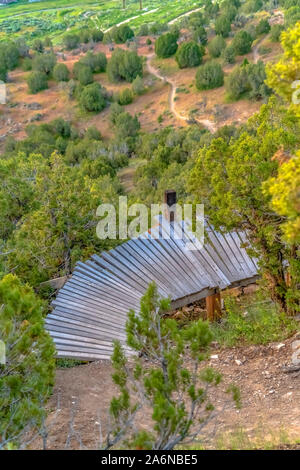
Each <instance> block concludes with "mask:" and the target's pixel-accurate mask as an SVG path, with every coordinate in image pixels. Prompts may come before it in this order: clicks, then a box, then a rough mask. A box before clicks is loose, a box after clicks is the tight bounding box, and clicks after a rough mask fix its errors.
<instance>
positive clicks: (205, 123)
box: [146, 53, 216, 133]
mask: <svg viewBox="0 0 300 470" xmlns="http://www.w3.org/2000/svg"><path fill="white" fill-rule="evenodd" d="M154 56H155V54H154V53H153V54H149V55H147V56H146V57H147V62H146V67H147V71H148V72H149V73H150V74H151V75H154V76H155V77H156V78H158V79H159V80H161V81H163V82H164V83H166V84H168V85H169V86H170V93H169V98H168V103H169V108H170V111H171V112H172V113H173V114H174V116H175V117H176V118H177V119H179V120H180V121H184V122H188V121H190V119H189V118H188V117H187V116H184V115H182V114H181V113H179V112H178V111H177V109H176V106H175V96H176V88H177V86H176V83H175V82H174V81H172V80H170V79H169V80H168V79H167V78H166V77H165V76H164V75H162V74H161V72H160V71H159V70H158V69H157V68H155V67H154V66H153V65H152V63H151V61H152V59H153V57H154ZM195 121H196V122H197V123H199V124H202V125H203V126H204V127H205V128H206V129H207V130H209V131H210V132H212V133H214V132H215V131H216V127H215V124H214V123H213V122H212V121H211V120H209V119H195Z"/></svg>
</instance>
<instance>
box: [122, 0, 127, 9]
mask: <svg viewBox="0 0 300 470" xmlns="http://www.w3.org/2000/svg"><path fill="white" fill-rule="evenodd" d="M125 8H126V0H123V10H125Z"/></svg>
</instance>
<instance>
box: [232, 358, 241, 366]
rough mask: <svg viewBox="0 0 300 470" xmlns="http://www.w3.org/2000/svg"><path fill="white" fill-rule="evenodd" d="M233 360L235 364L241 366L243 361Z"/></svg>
mask: <svg viewBox="0 0 300 470" xmlns="http://www.w3.org/2000/svg"><path fill="white" fill-rule="evenodd" d="M234 362H235V363H236V365H238V366H241V365H242V364H243V363H242V361H240V360H239V359H235V360H234Z"/></svg>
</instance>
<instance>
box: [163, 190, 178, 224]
mask: <svg viewBox="0 0 300 470" xmlns="http://www.w3.org/2000/svg"><path fill="white" fill-rule="evenodd" d="M176 201H177V195H176V191H174V190H173V189H167V190H166V191H165V197H164V203H165V204H167V206H168V213H167V214H165V217H166V219H167V220H169V221H170V222H174V220H175V212H174V211H170V207H172V206H173V205H174V204H176Z"/></svg>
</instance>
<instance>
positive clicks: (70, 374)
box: [33, 339, 300, 449]
mask: <svg viewBox="0 0 300 470" xmlns="http://www.w3.org/2000/svg"><path fill="white" fill-rule="evenodd" d="M291 342H292V339H290V340H286V341H284V342H283V343H272V344H270V345H267V346H260V345H259V346H248V347H240V348H227V349H219V348H218V347H217V346H214V347H213V348H212V350H211V359H210V360H209V361H207V362H206V364H205V365H209V366H212V367H214V368H215V369H217V370H219V371H220V372H221V373H222V375H223V380H222V382H221V385H220V386H219V388H218V389H217V391H216V393H215V396H214V405H215V407H216V409H217V410H218V411H219V416H218V418H217V421H216V423H214V424H213V425H211V427H208V428H206V429H205V430H204V436H203V438H204V441H205V445H206V446H208V447H209V448H215V446H216V440H215V436H214V435H213V434H212V433H211V432H212V430H213V429H214V427H215V426H216V430H217V435H219V436H220V435H221V436H222V435H224V434H226V433H228V432H234V431H236V432H239V431H240V430H241V429H242V430H243V433H244V434H245V436H247V437H249V438H251V439H254V438H256V437H257V436H258V435H259V434H261V435H262V436H263V438H264V439H265V438H267V436H270V437H271V439H275V436H277V438H278V437H279V435H280V434H281V435H282V434H283V432H285V433H287V434H288V435H289V436H290V438H291V439H299V438H300V375H299V373H298V374H297V373H294V374H286V373H284V372H283V370H282V368H283V366H285V365H287V364H288V363H289V362H290V359H291V352H292V349H291ZM187 366H188V365H187ZM111 374H112V367H111V364H110V362H108V361H99V362H94V363H90V364H87V365H82V366H77V367H73V368H70V369H58V370H57V372H56V385H55V389H54V393H53V395H52V397H51V399H50V401H49V403H48V407H49V410H50V414H49V417H48V420H47V422H48V426H49V429H48V431H49V440H48V446H49V449H63V448H64V447H65V443H66V439H67V436H68V432H69V430H70V419H71V416H72V415H74V422H73V424H74V429H75V430H76V432H77V433H78V435H80V436H81V440H82V447H83V448H84V447H86V448H90V449H92V448H96V447H97V445H98V444H97V440H98V438H99V423H100V422H101V426H102V427H103V432H105V428H106V426H107V419H108V415H107V412H108V408H109V404H110V401H111V399H112V396H113V395H114V394H115V393H116V388H115V386H114V384H113V383H112V380H111ZM232 383H234V384H235V385H237V386H238V387H239V388H240V391H241V398H242V407H241V409H240V410H237V409H236V408H235V406H234V405H233V403H232V402H231V400H230V401H229V403H228V404H229V407H228V408H227V409H226V411H222V410H223V407H224V404H225V403H227V402H228V395H227V394H226V393H225V392H226V389H227V388H228V385H229V384H232ZM140 423H141V425H142V427H143V428H144V429H148V427H149V418H148V419H147V417H146V416H145V414H144V413H143V415H142V416H141V419H140ZM272 436H273V437H272ZM40 446H41V443H40V442H38V441H36V442H35V443H34V446H33V447H34V448H40ZM79 447H80V445H79V443H78V440H77V439H76V438H73V439H71V442H70V448H73V449H74V448H79Z"/></svg>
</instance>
